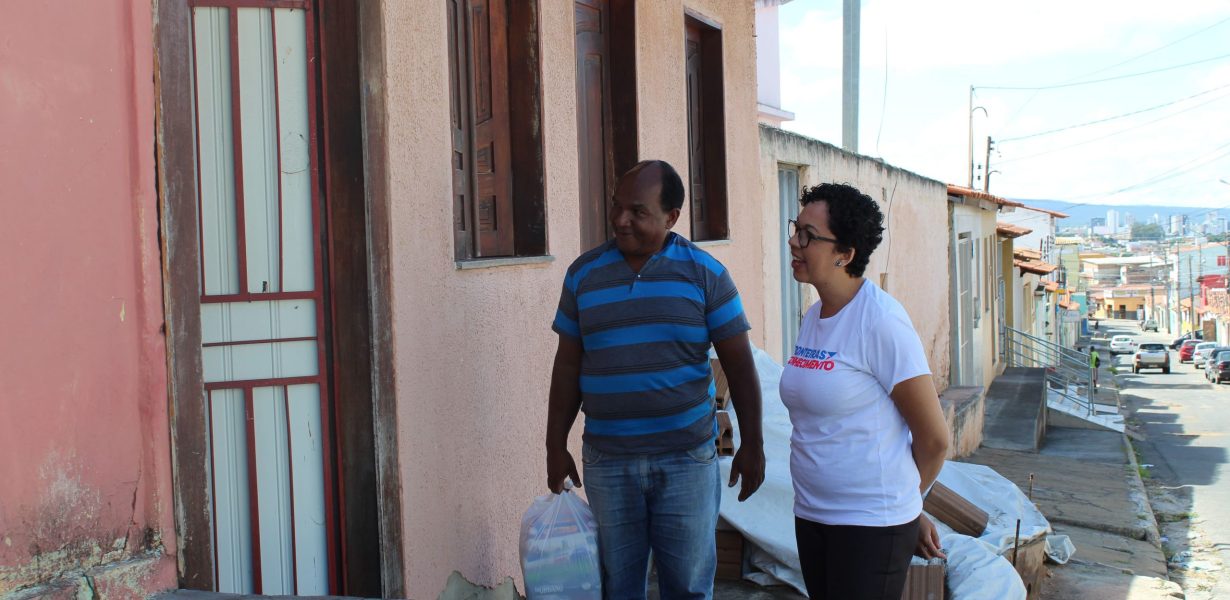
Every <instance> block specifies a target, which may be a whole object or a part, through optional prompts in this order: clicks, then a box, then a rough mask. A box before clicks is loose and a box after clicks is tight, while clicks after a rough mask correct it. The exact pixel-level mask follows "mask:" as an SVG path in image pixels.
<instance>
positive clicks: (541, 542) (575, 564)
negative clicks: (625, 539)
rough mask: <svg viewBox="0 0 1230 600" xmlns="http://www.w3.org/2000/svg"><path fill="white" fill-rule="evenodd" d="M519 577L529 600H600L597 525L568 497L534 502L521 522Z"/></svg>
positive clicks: (547, 497) (583, 505) (541, 498)
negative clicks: (522, 580) (521, 577)
mask: <svg viewBox="0 0 1230 600" xmlns="http://www.w3.org/2000/svg"><path fill="white" fill-rule="evenodd" d="M521 574H522V576H524V577H525V596H526V598H527V599H528V600H556V599H558V600H564V599H589V598H592V599H593V600H601V598H602V570H601V567H600V566H599V563H598V525H597V523H595V522H594V513H593V512H592V511H591V510H590V509H589V505H588V504H586V503H585V501H584V500H582V499H581V498H580V497H578V496H577V495H576V494H574V493H572V492H571V491H568V490H564V492H563V493H562V494H547V495H545V496H539V497H537V498H535V499H534V503H533V504H531V505H530V508H529V510H526V511H525V515H524V516H522V517H521Z"/></svg>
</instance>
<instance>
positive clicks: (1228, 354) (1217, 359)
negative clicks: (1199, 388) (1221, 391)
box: [1204, 345, 1230, 384]
mask: <svg viewBox="0 0 1230 600" xmlns="http://www.w3.org/2000/svg"><path fill="white" fill-rule="evenodd" d="M1223 361H1230V347H1225V345H1223V347H1218V348H1214V350H1213V354H1210V355H1209V359H1208V360H1205V361H1204V379H1205V380H1208V381H1209V382H1210V384H1220V382H1221V380H1225V379H1230V365H1226V368H1225V369H1226V374H1225V375H1224V376H1223V375H1221V368H1220V366H1218V365H1220V364H1221V363H1223Z"/></svg>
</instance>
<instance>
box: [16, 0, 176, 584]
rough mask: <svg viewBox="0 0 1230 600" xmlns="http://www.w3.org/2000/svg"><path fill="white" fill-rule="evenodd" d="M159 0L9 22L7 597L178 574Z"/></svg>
mask: <svg viewBox="0 0 1230 600" xmlns="http://www.w3.org/2000/svg"><path fill="white" fill-rule="evenodd" d="M150 11H151V7H150V2H148V1H145V2H142V1H139V0H122V1H121V0H115V1H110V2H92V1H87V0H75V1H71V2H57V3H45V2H25V3H8V4H6V6H5V15H4V18H2V19H0V40H3V41H2V42H0V132H3V134H0V182H3V188H2V189H0V278H2V280H3V281H4V293H3V294H0V331H3V332H4V333H3V337H4V343H2V344H0V415H2V416H0V482H3V483H0V596H4V595H5V594H6V593H7V592H10V591H12V590H14V589H17V588H20V587H24V586H28V585H32V584H38V583H45V582H49V581H52V580H56V579H57V578H60V577H61V575H64V574H66V573H67V572H70V571H73V570H81V569H94V570H93V571H92V572H91V574H92V576H96V577H97V578H98V582H99V584H98V589H99V590H100V593H105V592H106V591H107V590H110V594H111V595H113V597H134V596H142V595H144V593H145V592H149V591H154V590H158V589H163V588H167V587H174V585H175V562H174V557H173V556H171V555H169V554H167V552H170V551H168V550H164V548H174V547H175V539H174V526H173V517H172V508H171V494H170V477H171V468H170V449H169V439H168V429H167V410H166V406H167V401H166V369H165V364H166V353H165V350H164V347H163V341H162V336H161V333H160V331H159V328H160V326H161V323H162V304H161V298H162V297H161V291H160V290H161V269H160V267H159V251H158V238H157V202H156V195H155V189H154V164H153V156H154V154H153V138H154V132H153V124H154V111H153V83H152V77H153V75H152V67H153V57H152V47H151V44H152V42H151V28H152V22H151V15H150ZM129 558H137V559H139V560H138V561H137V562H135V563H133V562H126V563H124V564H122V565H115V566H116V568H115V569H113V570H107V569H106V566H107V565H113V564H115V563H116V562H117V561H120V560H123V559H129ZM68 574H69V575H70V576H71V575H72V574H71V573H68ZM66 583H67V584H69V585H71V584H73V583H74V582H73V581H72V580H71V577H70V580H69V581H67V582H66Z"/></svg>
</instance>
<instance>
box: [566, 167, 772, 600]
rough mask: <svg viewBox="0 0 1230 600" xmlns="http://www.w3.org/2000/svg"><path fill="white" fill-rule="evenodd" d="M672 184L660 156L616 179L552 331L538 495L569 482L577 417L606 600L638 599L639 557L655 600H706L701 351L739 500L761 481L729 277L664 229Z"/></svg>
mask: <svg viewBox="0 0 1230 600" xmlns="http://www.w3.org/2000/svg"><path fill="white" fill-rule="evenodd" d="M683 192H684V188H683V182H682V181H681V180H680V178H679V174H678V173H676V172H675V170H674V169H673V168H671V166H670V165H669V164H667V163H665V162H663V161H645V162H642V163H640V164H638V165H636V166H635V167H633V168H632V170H630V171H628V173H626V174H625V175H624V176H623V177H621V178H620V180H619V184H618V185H617V186H616V190H615V197H614V198H613V199H612V204H611V207H610V215H609V218H610V223H611V229H612V231H613V232H614V234H615V238H614V239H613V240H611V241H608V242H606V243H604V244H602V245H601V246H599V247H597V248H594V249H593V250H590V251H589V252H586V253H585V254H583V255H581V257H580V258H578V259H577V260H576V262H574V263H573V264H572V266H571V267H569V269H568V275H567V277H566V278H565V280H564V286H563V291H562V292H561V294H560V302H559V310H558V311H557V313H556V317H555V323H554V325H553V326H552V329H554V330H555V331H556V332H557V333H558V334H559V349H558V350H557V352H556V355H555V367H554V371H553V373H552V376H551V397H550V408H549V412H548V417H547V432H546V441H547V486H548V487H549V488H550V489H551V490H552V491H553V492H555V493H559V492H560V490H561V489H562V488H563V486H564V482H565V480H566V479H568V478H571V479H572V481H573V483H574V484H576V485H578V486H579V485H581V478H580V476H579V475H578V473H577V467H576V464H575V462H574V461H573V457H572V455H571V453H569V452H568V448H567V445H568V432H569V431H570V430H571V429H572V423H573V422H574V421H575V420H576V417H577V413H578V411H580V410H584V412H585V431H584V436H583V439H584V444H583V447H582V462H583V463H584V469H585V482H586V483H587V484H588V485H587V486H586V490H587V497H588V498H589V502H590V505H591V506H592V508H593V510H594V516H595V518H596V520H597V522H598V544H599V554H600V555H601V557H602V571H603V575H602V584H603V592H604V595H605V597H607V598H619V599H624V598H644V597H645V588H646V574H647V572H648V560H649V556H650V550H651V549H652V551H653V556H654V562H655V564H656V565H657V568H658V582H659V589H660V591H661V596H662V598H664V599H674V598H711V597H712V593H713V576H714V572H715V570H716V567H717V557H716V548H715V544H714V528H715V527H716V525H717V513H718V503H719V498H720V494H721V492H720V484H719V481H718V479H719V471H718V462H717V452H716V447H715V445H714V436H715V434H716V432H717V423H716V421H715V418H714V410H715V409H714V398H713V397H714V388H713V382H712V374H711V373H710V369H709V347H710V344H712V345H713V346H714V347H715V348H716V350H717V354H718V358H719V359H720V360H721V363H722V368H723V370H724V371H725V372H726V374H727V379H728V381H729V382H730V387H731V397H732V403H733V404H734V406H735V411H736V417H737V418H738V420H739V426H740V438H741V447H740V448H739V451H738V453H737V454H736V455H735V458H734V461H733V463H732V464H731V473H730V482H729V485H731V486H734V485H735V483H736V482H737V481H738V480H739V479H740V476H742V488H741V490H740V495H739V500H740V501H742V500H745V499H747V497H748V496H750V495H752V493H754V492H755V491H756V489H757V488H758V487H760V484H761V482H762V481H763V480H764V451H763V446H762V441H761V422H760V382H759V379H758V378H757V376H756V369H755V364H754V362H753V359H752V353H751V345H750V343H749V340H748V336H747V331H748V329H750V326H749V325H748V322H747V318H746V317H745V316H744V314H743V305H742V303H741V302H740V300H739V293H738V290H736V289H735V285H734V281H733V280H732V279H731V277H730V273H729V272H728V271H727V270H726V268H725V267H723V266H722V264H721V263H719V262H718V261H717V260H715V259H714V258H713V257H712V256H710V255H709V254H708V253H706V252H705V251H703V250H701V249H699V248H697V247H696V246H695V245H693V244H692V243H691V242H689V241H688V240H686V239H684V238H682V237H680V236H679V235H678V234H675V233H673V232H671V228H672V227H673V226H674V224H675V221H676V220H677V219H678V218H679V212H680V209H681V208H682V206H683Z"/></svg>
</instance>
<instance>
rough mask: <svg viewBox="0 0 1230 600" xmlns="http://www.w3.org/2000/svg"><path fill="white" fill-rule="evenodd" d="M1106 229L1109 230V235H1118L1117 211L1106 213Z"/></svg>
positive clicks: (1111, 210) (1112, 210)
mask: <svg viewBox="0 0 1230 600" xmlns="http://www.w3.org/2000/svg"><path fill="white" fill-rule="evenodd" d="M1106 227H1107V228H1108V229H1110V234H1111V235H1115V234H1116V233H1119V211H1117V210H1115V209H1113V208H1112V209H1110V210H1108V211H1106Z"/></svg>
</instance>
